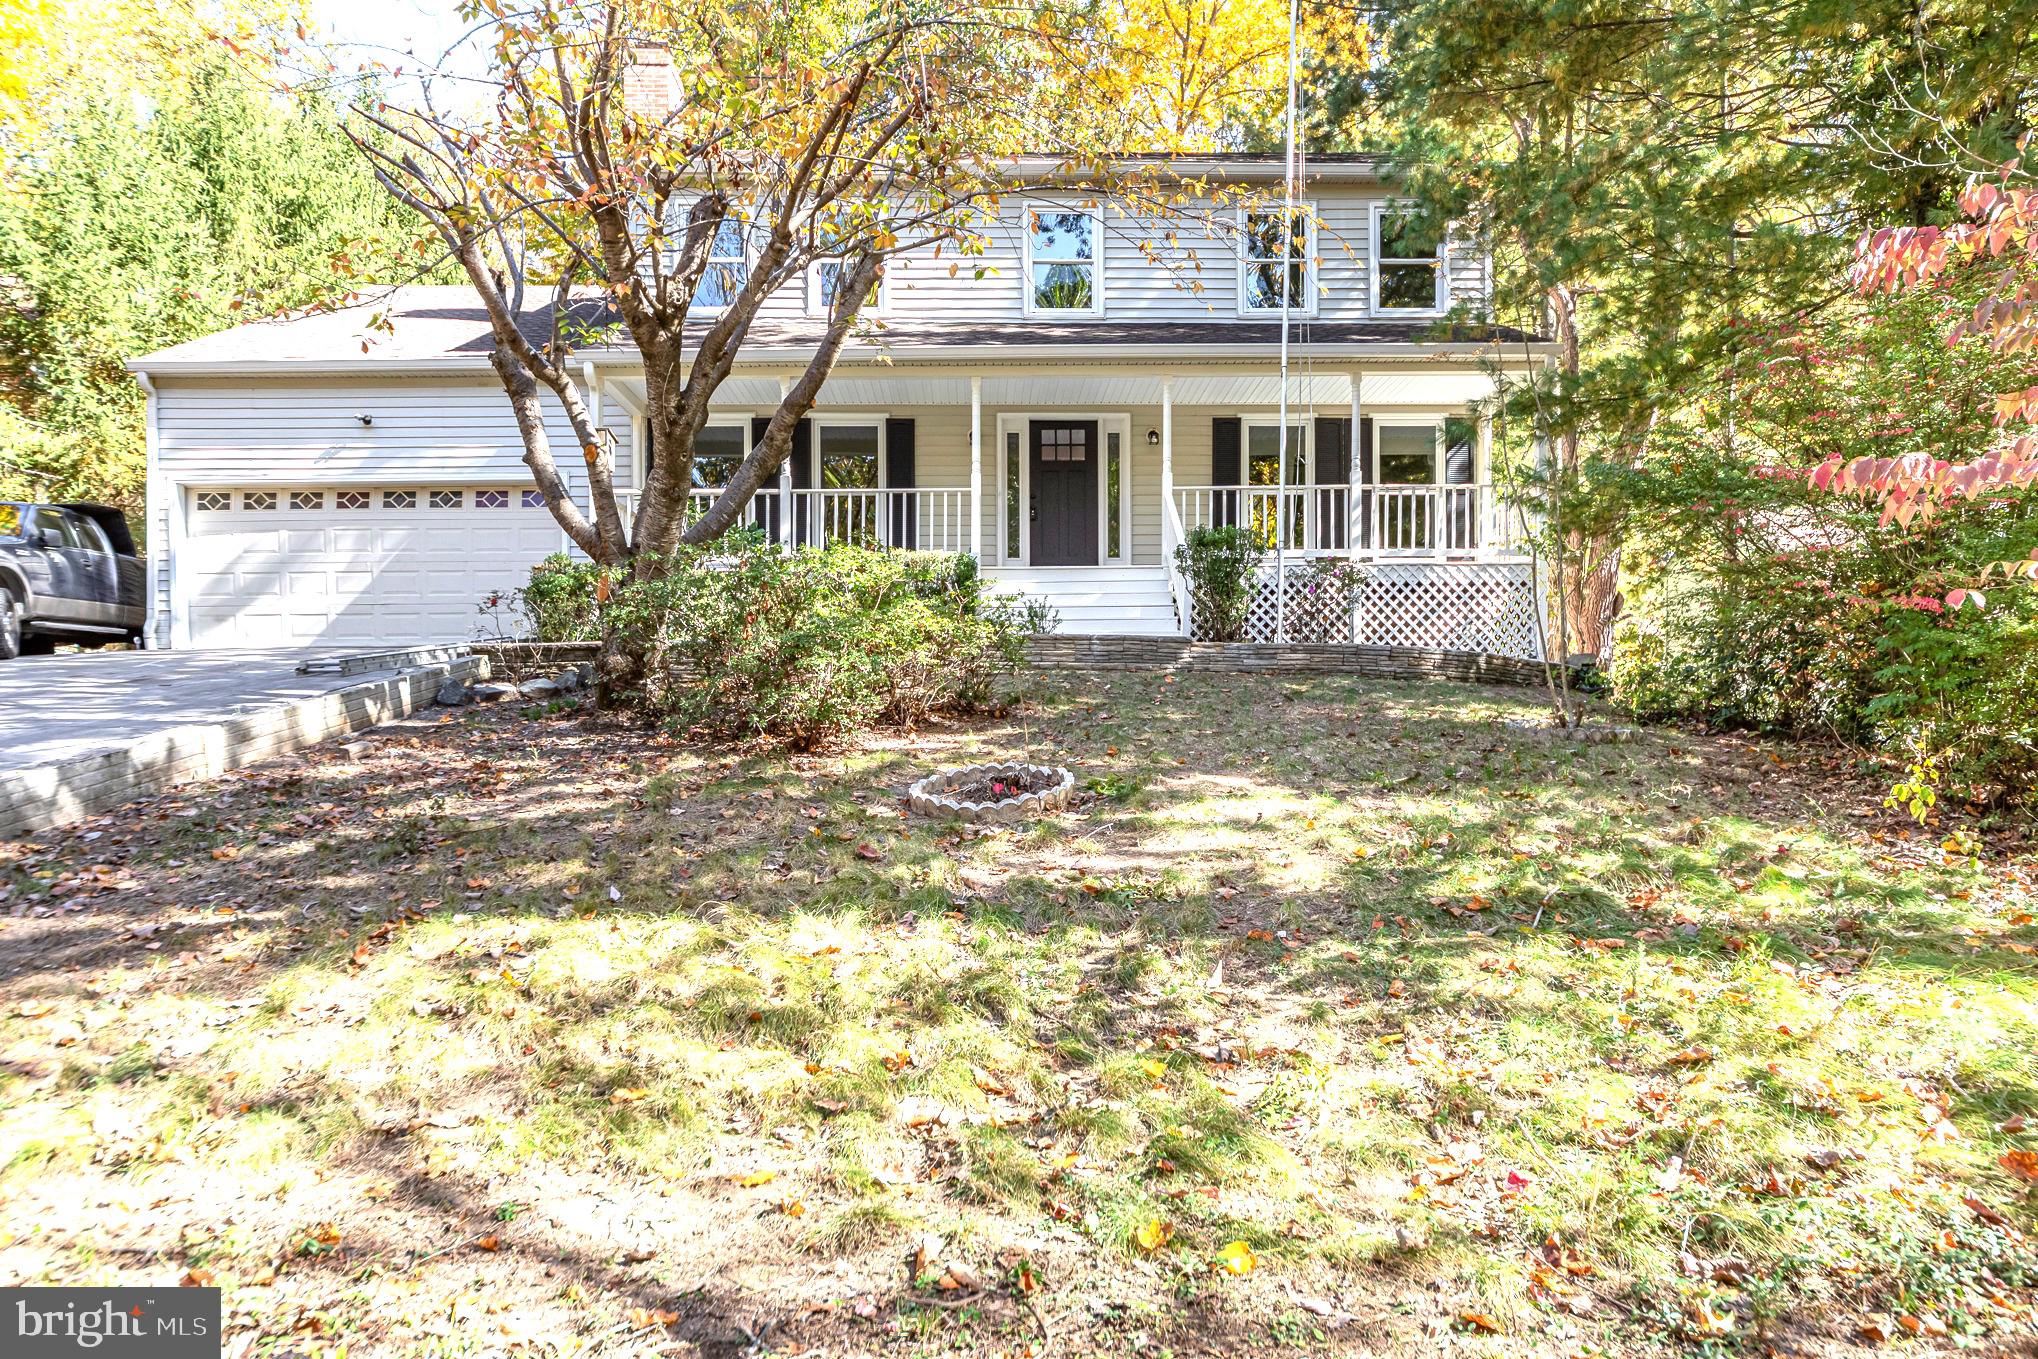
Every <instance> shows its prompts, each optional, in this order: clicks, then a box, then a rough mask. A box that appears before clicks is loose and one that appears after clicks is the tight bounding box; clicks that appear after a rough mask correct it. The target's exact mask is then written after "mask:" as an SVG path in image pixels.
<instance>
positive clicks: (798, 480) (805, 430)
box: [792, 420, 816, 543]
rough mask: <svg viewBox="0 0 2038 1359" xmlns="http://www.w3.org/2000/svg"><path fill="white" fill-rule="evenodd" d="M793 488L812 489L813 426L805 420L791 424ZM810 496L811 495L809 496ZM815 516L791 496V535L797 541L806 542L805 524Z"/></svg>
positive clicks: (797, 499)
mask: <svg viewBox="0 0 2038 1359" xmlns="http://www.w3.org/2000/svg"><path fill="white" fill-rule="evenodd" d="M792 464H793V490H795V491H811V490H813V489H814V426H813V425H812V423H810V422H809V421H806V420H802V421H800V422H799V423H798V424H797V425H794V426H793V452H792ZM810 498H811V497H810ZM815 517H816V516H814V515H810V514H808V513H807V512H806V510H805V508H804V507H803V505H802V503H801V500H800V497H799V496H797V495H795V496H794V497H793V536H794V538H795V539H796V540H797V541H799V542H802V543H804V542H806V541H807V537H808V533H807V525H808V523H809V522H810V521H811V520H812V519H814V518H815Z"/></svg>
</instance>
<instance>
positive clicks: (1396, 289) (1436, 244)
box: [1373, 204, 1445, 312]
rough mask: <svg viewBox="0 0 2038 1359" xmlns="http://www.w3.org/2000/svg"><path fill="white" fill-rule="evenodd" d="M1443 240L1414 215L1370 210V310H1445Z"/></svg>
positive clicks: (1396, 211) (1387, 210)
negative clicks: (1371, 286)
mask: <svg viewBox="0 0 2038 1359" xmlns="http://www.w3.org/2000/svg"><path fill="white" fill-rule="evenodd" d="M1444 306H1445V299H1444V243H1443V239H1442V237H1441V236H1440V235H1439V234H1438V233H1437V232H1436V231H1435V230H1434V229H1433V228H1431V227H1430V226H1428V225H1427V224H1426V223H1424V222H1423V221H1422V220H1421V218H1420V217H1418V216H1417V215H1416V214H1414V213H1411V212H1406V211H1401V210H1397V209H1395V208H1391V207H1388V206H1386V205H1385V204H1381V205H1379V206H1376V207H1375V208H1374V209H1373V310H1374V311H1376V312H1394V311H1403V312H1439V311H1442V310H1443V309H1444Z"/></svg>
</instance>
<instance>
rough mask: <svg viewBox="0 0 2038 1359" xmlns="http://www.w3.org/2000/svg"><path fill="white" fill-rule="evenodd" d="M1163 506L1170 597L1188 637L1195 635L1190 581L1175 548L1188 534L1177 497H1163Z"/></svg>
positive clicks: (1163, 546)
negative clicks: (1186, 579) (1191, 609)
mask: <svg viewBox="0 0 2038 1359" xmlns="http://www.w3.org/2000/svg"><path fill="white" fill-rule="evenodd" d="M1161 508H1162V511H1163V513H1164V515H1165V519H1164V521H1163V527H1164V528H1165V529H1166V530H1167V531H1166V532H1165V533H1163V534H1162V535H1161V556H1162V558H1163V562H1162V564H1163V565H1164V566H1166V567H1167V569H1168V598H1169V599H1170V600H1172V601H1173V603H1174V606H1175V622H1176V625H1177V626H1178V627H1180V628H1181V630H1182V635H1183V636H1184V637H1188V636H1192V635H1193V633H1192V629H1193V628H1194V626H1195V622H1194V620H1193V619H1191V618H1190V617H1189V583H1188V582H1187V581H1185V580H1183V579H1182V569H1181V567H1180V566H1179V565H1177V564H1176V562H1175V553H1174V548H1175V547H1177V546H1179V545H1181V543H1182V542H1183V541H1184V540H1185V539H1186V538H1187V537H1188V535H1187V534H1185V533H1183V532H1182V516H1181V514H1180V512H1178V511H1177V510H1176V508H1175V498H1174V497H1173V496H1166V497H1163V499H1162V502H1161Z"/></svg>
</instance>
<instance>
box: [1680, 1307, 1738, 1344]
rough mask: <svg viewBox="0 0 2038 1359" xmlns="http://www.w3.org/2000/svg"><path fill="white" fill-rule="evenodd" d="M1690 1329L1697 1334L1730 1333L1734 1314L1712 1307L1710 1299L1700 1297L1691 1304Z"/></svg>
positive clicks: (1732, 1328) (1732, 1327) (1731, 1332)
mask: <svg viewBox="0 0 2038 1359" xmlns="http://www.w3.org/2000/svg"><path fill="white" fill-rule="evenodd" d="M1690 1330H1691V1333H1692V1334H1693V1335H1699V1336H1715V1335H1731V1334H1733V1330H1734V1314H1733V1313H1732V1312H1727V1311H1722V1310H1721V1309H1719V1308H1717V1307H1714V1306H1713V1305H1712V1302H1711V1300H1710V1299H1707V1298H1700V1299H1699V1300H1698V1301H1697V1302H1696V1303H1694V1304H1692V1308H1691V1324H1690Z"/></svg>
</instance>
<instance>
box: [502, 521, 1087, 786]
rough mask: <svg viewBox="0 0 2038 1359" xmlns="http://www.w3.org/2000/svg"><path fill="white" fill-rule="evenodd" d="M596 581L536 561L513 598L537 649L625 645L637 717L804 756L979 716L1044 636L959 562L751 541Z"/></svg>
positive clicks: (1027, 613)
mask: <svg viewBox="0 0 2038 1359" xmlns="http://www.w3.org/2000/svg"><path fill="white" fill-rule="evenodd" d="M601 579H602V577H601V572H600V570H599V568H597V567H596V566H594V565H593V564H592V563H588V562H578V561H574V560H572V559H570V558H567V557H564V556H555V557H552V558H549V559H547V560H546V561H545V562H542V563H540V564H539V565H538V566H537V567H535V568H534V569H533V570H532V573H531V583H530V585H529V586H527V587H526V588H525V589H524V590H523V591H521V592H519V601H518V602H519V606H520V608H521V610H522V612H523V614H524V616H525V617H526V619H527V620H528V621H529V623H530V624H531V630H532V632H533V634H534V635H535V638H536V640H538V641H544V642H566V641H593V640H596V639H597V638H599V637H600V636H602V635H603V634H604V633H605V632H607V631H615V632H620V633H623V634H625V635H630V636H633V637H635V638H637V639H639V640H640V641H641V642H642V644H643V646H644V648H645V654H646V656H647V658H648V663H647V665H646V668H645V672H644V684H643V688H642V689H641V691H639V692H638V693H636V694H634V695H631V696H630V704H631V706H632V707H633V708H635V709H636V710H637V711H639V712H642V713H643V714H645V715H647V716H650V717H652V718H654V719H656V720H659V721H661V722H664V723H666V724H668V725H671V726H673V727H675V728H678V729H682V730H687V731H692V732H696V733H699V734H701V735H705V736H710V737H718V738H724V739H752V738H757V737H766V738H771V739H774V740H782V741H784V742H785V743H787V744H788V745H791V746H792V747H794V748H795V749H801V750H810V749H813V748H815V747H817V746H821V745H825V744H827V743H829V742H831V741H834V740H838V739H840V738H841V737H843V736H845V735H847V734H849V733H850V732H852V731H855V730H857V729H859V728H864V727H871V726H879V725H884V726H904V727H910V726H913V725H914V724H916V723H918V722H921V721H924V720H925V719H926V718H928V717H929V716H932V715H933V714H935V713H943V712H982V711H985V710H988V709H989V708H991V707H992V706H993V704H994V702H995V695H994V692H993V690H994V683H995V680H996V677H997V676H998V675H999V674H1000V673H1002V672H1004V671H1006V670H1008V669H1010V668H1011V667H1013V666H1014V665H1017V664H1019V663H1020V662H1022V661H1023V660H1024V658H1025V650H1024V648H1025V640H1026V638H1027V637H1028V636H1030V635H1032V634H1033V633H1034V632H1036V631H1041V630H1043V629H1044V628H1045V627H1046V626H1048V623H1047V619H1046V610H1045V607H1044V606H1043V605H1042V604H1040V603H1039V602H1037V601H1028V600H1021V599H1014V598H1012V597H1009V596H1004V595H998V594H994V593H992V592H991V591H989V590H988V589H987V588H986V586H985V583H984V581H983V579H982V577H981V576H980V575H979V574H978V571H977V564H976V561H975V559H974V558H972V557H970V556H968V555H966V554H957V553H934V552H888V551H882V550H878V549H873V548H865V547H850V546H840V545H837V546H830V547H826V548H819V549H803V550H800V551H795V552H786V551H783V550H781V549H779V548H777V547H774V546H772V545H770V544H768V543H766V542H765V541H763V539H762V537H761V535H757V534H754V533H749V534H738V535H732V536H731V537H729V538H727V539H724V540H723V541H722V542H720V543H717V544H715V545H714V546H713V547H712V548H700V549H682V550H681V551H680V552H679V553H678V554H677V555H675V556H674V557H673V558H672V559H671V560H670V561H669V562H668V563H667V566H666V569H665V570H664V571H663V572H662V573H660V574H659V575H657V576H656V577H654V578H650V579H645V580H640V581H637V582H633V583H624V584H618V583H613V582H612V583H611V585H610V587H609V589H607V590H604V589H603V588H602V585H601Z"/></svg>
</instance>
